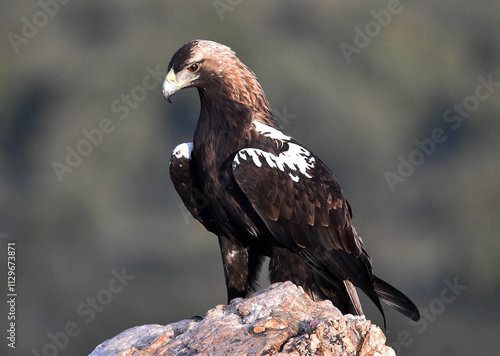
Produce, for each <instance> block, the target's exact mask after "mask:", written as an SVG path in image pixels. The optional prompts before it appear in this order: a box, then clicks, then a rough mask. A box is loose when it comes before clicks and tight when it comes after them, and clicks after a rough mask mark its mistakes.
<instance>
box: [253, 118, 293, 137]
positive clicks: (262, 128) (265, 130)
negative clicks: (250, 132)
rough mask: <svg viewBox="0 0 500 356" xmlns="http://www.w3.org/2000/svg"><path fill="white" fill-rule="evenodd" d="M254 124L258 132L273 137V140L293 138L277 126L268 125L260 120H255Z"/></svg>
mask: <svg viewBox="0 0 500 356" xmlns="http://www.w3.org/2000/svg"><path fill="white" fill-rule="evenodd" d="M253 125H254V126H255V129H256V130H257V132H258V133H260V134H262V135H264V136H266V137H269V138H272V139H273V140H280V141H289V140H290V139H291V137H290V136H288V135H285V134H284V133H283V132H281V131H279V130H276V129H275V128H273V127H271V126H268V125H266V124H264V123H262V122H260V121H257V120H254V121H253Z"/></svg>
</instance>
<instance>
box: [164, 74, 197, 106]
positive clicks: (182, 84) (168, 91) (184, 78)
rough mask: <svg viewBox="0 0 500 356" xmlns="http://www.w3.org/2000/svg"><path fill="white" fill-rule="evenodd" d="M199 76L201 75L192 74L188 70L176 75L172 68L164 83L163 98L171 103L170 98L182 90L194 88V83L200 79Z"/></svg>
mask: <svg viewBox="0 0 500 356" xmlns="http://www.w3.org/2000/svg"><path fill="white" fill-rule="evenodd" d="M198 76H199V74H197V73H192V72H190V71H188V70H186V69H183V70H181V71H179V72H178V73H175V72H174V69H173V68H171V69H170V70H169V72H168V73H167V77H166V78H165V81H164V82H163V96H164V97H165V99H167V100H168V102H169V103H171V101H170V97H171V96H172V95H174V94H175V93H176V92H178V91H179V90H181V89H182V88H187V87H190V86H192V85H193V83H194V81H195V80H196V79H198Z"/></svg>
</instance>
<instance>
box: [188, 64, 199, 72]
mask: <svg viewBox="0 0 500 356" xmlns="http://www.w3.org/2000/svg"><path fill="white" fill-rule="evenodd" d="M187 70H188V71H190V72H193V73H194V72H196V71H197V70H198V64H191V65H190V66H189V67H187Z"/></svg>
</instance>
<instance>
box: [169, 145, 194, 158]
mask: <svg viewBox="0 0 500 356" xmlns="http://www.w3.org/2000/svg"><path fill="white" fill-rule="evenodd" d="M191 152H193V143H192V142H185V143H181V144H180V145H177V146H176V147H175V148H174V150H173V151H172V155H174V156H175V158H178V159H179V158H187V159H191Z"/></svg>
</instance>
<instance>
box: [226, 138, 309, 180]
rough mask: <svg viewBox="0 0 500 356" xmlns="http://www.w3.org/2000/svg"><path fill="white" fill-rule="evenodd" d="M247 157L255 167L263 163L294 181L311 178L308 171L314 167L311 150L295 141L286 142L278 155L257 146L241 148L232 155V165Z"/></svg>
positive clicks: (236, 164) (245, 159)
mask: <svg viewBox="0 0 500 356" xmlns="http://www.w3.org/2000/svg"><path fill="white" fill-rule="evenodd" d="M249 159H251V160H252V163H253V164H255V165H256V166H257V167H262V164H264V163H265V164H267V165H268V166H269V167H271V168H273V169H279V170H280V171H282V172H285V173H287V174H288V176H289V177H290V178H291V179H292V180H293V181H294V182H298V181H299V180H300V178H301V177H305V178H312V176H311V174H310V173H309V171H310V170H312V169H313V168H314V164H315V162H316V159H315V158H314V156H313V155H312V153H311V152H309V151H308V150H306V149H305V148H304V147H301V146H299V145H297V144H295V143H288V150H286V151H283V152H281V153H280V154H279V155H278V156H276V155H275V154H273V153H270V152H266V151H263V150H261V149H258V148H245V149H242V150H240V151H239V152H238V154H237V155H236V156H235V157H234V160H233V167H236V166H238V165H240V164H241V161H242V160H244V161H247V160H249Z"/></svg>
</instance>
